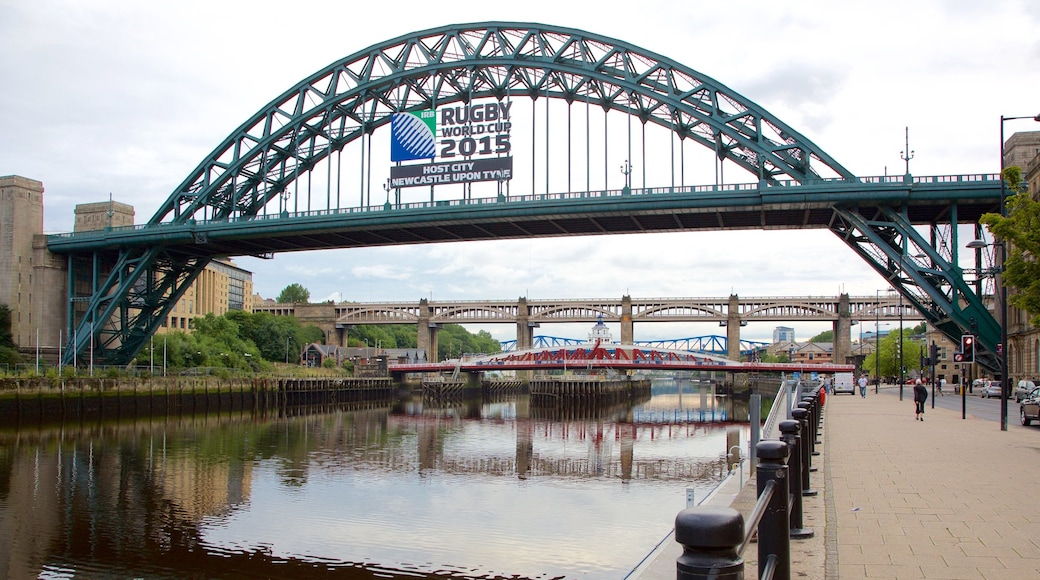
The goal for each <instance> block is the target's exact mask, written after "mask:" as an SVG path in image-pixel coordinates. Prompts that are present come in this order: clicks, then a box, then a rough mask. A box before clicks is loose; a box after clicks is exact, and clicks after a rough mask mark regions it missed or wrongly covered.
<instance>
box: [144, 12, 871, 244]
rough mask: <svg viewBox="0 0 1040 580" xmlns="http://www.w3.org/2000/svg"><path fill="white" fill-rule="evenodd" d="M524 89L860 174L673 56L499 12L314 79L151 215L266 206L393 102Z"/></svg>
mask: <svg viewBox="0 0 1040 580" xmlns="http://www.w3.org/2000/svg"><path fill="white" fill-rule="evenodd" d="M512 95H517V96H526V97H530V98H532V99H537V98H539V97H543V96H547V97H550V98H559V99H564V100H566V101H567V102H569V103H573V102H578V101H580V102H585V101H588V102H589V103H590V104H591V105H598V106H599V107H601V108H603V109H604V110H616V111H623V112H629V113H631V114H632V115H633V116H635V117H637V118H639V119H640V121H642V122H643V123H647V122H650V123H656V124H658V125H661V126H662V127H667V128H670V129H671V130H672V131H673V132H674V133H675V134H677V135H678V136H679V137H680V138H681V139H686V138H690V139H692V140H693V141H695V142H697V143H699V144H701V145H703V146H705V147H707V148H709V149H712V150H714V151H715V152H716V154H717V155H718V157H719V158H720V159H728V160H730V161H732V162H734V163H736V164H737V165H739V166H741V167H743V168H744V169H746V170H747V171H748V172H749V173H751V174H752V175H755V176H757V177H758V178H760V179H764V180H767V181H772V180H774V179H776V178H778V177H780V176H787V177H789V178H791V179H794V180H796V181H803V180H806V179H812V178H818V177H821V176H825V177H847V178H850V179H854V177H853V175H852V174H851V173H850V172H848V171H847V170H846V169H845V168H844V167H842V166H841V165H839V164H838V163H837V162H836V161H834V160H833V159H831V157H830V156H829V155H827V154H826V153H824V152H823V151H822V150H821V149H820V148H819V147H817V146H816V145H814V144H813V143H812V142H810V141H809V140H808V139H806V138H805V137H804V136H802V135H801V134H799V133H798V132H797V131H795V130H794V129H792V128H791V127H789V126H787V125H786V124H784V123H782V122H781V121H780V120H779V119H776V118H775V117H773V116H772V115H770V114H768V113H767V112H766V111H765V110H763V109H762V108H760V107H759V106H757V105H756V104H755V103H753V102H751V101H750V100H748V99H746V98H744V97H743V96H741V95H739V94H737V93H735V92H733V91H731V90H730V89H728V88H727V87H725V86H723V85H722V84H720V83H718V82H716V81H715V80H713V79H711V78H709V77H707V76H705V75H702V74H700V73H698V72H697V71H695V70H693V69H690V68H688V67H685V66H682V65H680V64H679V63H677V62H675V61H672V60H670V59H668V58H665V57H662V56H660V55H657V54H654V53H651V52H648V51H645V50H643V49H640V48H638V47H636V46H633V45H630V44H627V43H624V42H621V41H618V40H615V39H611V38H607V37H604V36H599V35H595V34H590V33H587V32H583V31H580V30H574V29H570V28H560V27H553V26H545V25H538V24H525V23H504V22H488V23H478V24H472V25H459V26H445V27H441V28H435V29H431V30H427V31H423V32H418V33H414V34H410V35H406V36H401V37H399V38H395V39H393V40H389V41H386V42H384V43H381V44H377V45H375V46H372V47H370V48H367V49H365V50H363V51H361V52H358V53H355V54H353V55H351V56H348V57H347V58H344V59H343V60H340V61H338V62H335V63H333V64H331V65H329V66H328V67H326V68H324V69H322V70H320V71H318V72H317V73H315V74H314V75H312V76H310V77H309V78H306V79H304V80H303V81H301V82H300V83H298V84H297V85H296V86H294V87H293V88H291V89H289V90H288V91H286V92H285V93H283V94H282V95H281V96H279V97H278V98H277V99H275V100H274V101H272V102H271V103H269V104H268V105H267V106H266V107H264V108H263V109H262V110H260V111H259V112H257V113H256V114H255V115H254V116H253V117H252V118H251V119H249V120H248V121H246V122H245V123H244V124H243V125H241V126H240V127H239V128H238V130H236V132H235V133H233V134H232V135H230V136H229V137H228V138H227V139H225V140H224V142H223V143H221V144H220V146H218V147H217V148H216V149H215V150H214V151H213V152H212V153H211V154H210V155H209V157H208V158H207V159H206V160H204V161H203V162H202V163H201V164H200V165H199V166H198V167H196V168H195V170H194V171H193V172H192V173H191V175H189V176H188V178H187V179H186V180H185V181H184V182H183V183H181V185H180V186H179V187H178V188H177V190H176V191H174V192H173V194H172V195H171V196H170V197H169V198H168V199H167V200H166V202H165V204H164V205H163V206H162V207H161V208H160V209H159V211H158V212H157V213H156V214H155V216H154V217H153V218H152V219H151V221H150V222H149V223H153V224H154V223H163V222H172V223H183V222H185V221H186V220H190V219H223V218H228V217H232V216H251V215H257V214H258V213H259V212H260V211H261V210H262V209H263V208H264V207H265V206H266V205H267V203H268V202H269V201H271V200H273V199H274V198H275V197H276V196H278V195H283V194H285V193H286V192H287V190H288V188H289V186H290V185H291V184H293V183H295V182H296V180H297V179H298V178H299V177H300V176H301V175H302V174H303V173H304V172H307V171H309V170H310V169H312V168H313V167H314V166H315V165H316V164H317V163H318V162H320V161H321V160H322V159H324V158H325V157H327V156H328V155H329V154H330V153H331V152H333V151H338V150H340V149H342V148H343V147H344V146H345V145H346V144H347V143H350V142H351V141H354V140H355V139H358V138H360V137H362V136H363V135H365V134H367V133H371V132H372V131H374V130H375V129H377V128H379V127H381V126H383V125H386V124H387V123H389V122H390V117H391V115H392V114H393V113H397V112H402V111H415V110H423V109H430V108H435V107H437V106H440V105H444V104H448V103H454V102H466V103H468V102H470V101H472V100H474V99H481V98H495V99H499V100H502V99H506V98H508V97H510V96H512ZM821 172H822V173H821Z"/></svg>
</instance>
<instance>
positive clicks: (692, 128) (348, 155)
mask: <svg viewBox="0 0 1040 580" xmlns="http://www.w3.org/2000/svg"><path fill="white" fill-rule="evenodd" d="M374 145H375V146H374ZM388 150H389V151H390V155H387V154H386V152H387V151H388ZM377 154H378V156H379V161H377V162H373V161H374V158H375V157H376V155H377ZM514 160H515V161H514ZM622 161H623V163H621V162H622ZM619 164H620V165H621V178H623V181H622V182H621V183H617V182H615V180H617V179H621V178H619V177H618V176H617V167H618V165H619ZM704 166H707V167H710V168H712V170H714V175H715V180H714V183H713V184H711V185H691V182H692V181H691V180H689V179H687V174H689V175H691V176H693V175H697V174H700V175H705V174H706V175H710V174H711V171H708V172H705V171H703V167H704ZM727 169H728V170H731V172H732V170H734V169H739V170H741V171H740V174H741V175H742V176H743V177H744V179H743V182H740V180H737V181H734V180H730V181H728V182H727V181H726V180H725V179H724V177H725V176H726V170H727ZM950 173H951V174H950V175H938V176H911V175H905V176H897V177H859V176H856V175H853V174H852V173H851V172H850V171H848V170H847V169H846V168H845V167H844V166H842V165H841V164H839V163H838V162H837V161H836V160H835V159H832V158H831V156H830V155H828V154H827V153H826V152H824V151H823V150H821V149H820V148H819V147H818V146H817V145H815V144H814V143H813V142H812V141H810V140H809V139H808V138H807V137H805V136H804V135H802V134H801V133H799V132H798V131H796V130H795V129H794V128H792V127H790V126H788V125H787V124H785V123H784V122H782V121H781V120H780V119H778V118H776V117H775V116H773V115H772V114H770V113H769V112H768V111H766V110H765V109H764V108H763V107H761V106H759V105H758V104H756V103H754V102H752V101H750V100H749V99H747V98H745V97H743V96H742V95H740V94H738V93H736V92H734V91H732V90H731V89H729V88H728V87H726V86H725V85H723V84H721V83H719V82H717V81H716V80H714V79H712V78H710V77H707V76H705V75H703V74H701V73H699V72H697V71H696V70H694V69H692V68H690V67H688V66H685V65H683V64H681V63H678V62H676V61H674V60H671V59H669V58H667V57H665V56H662V55H659V54H655V53H653V52H650V51H647V50H644V49H641V48H639V47H637V46H634V45H631V44H628V43H626V42H624V41H621V40H616V39H613V38H607V37H603V36H600V35H596V34H593V33H589V32H584V31H581V30H575V29H569V28H561V27H556V26H547V25H540V24H526V23H505V22H485V23H477V24H469V25H452V26H445V27H441V28H435V29H431V30H425V31H421V32H416V33H413V34H407V35H404V36H401V37H398V38H394V39H391V40H387V41H385V42H382V43H379V44H377V45H374V46H371V47H368V48H365V49H363V50H361V51H359V52H357V53H355V54H353V55H350V56H347V57H345V58H343V59H341V60H339V61H336V62H334V63H332V64H330V65H329V66H327V67H325V68H323V69H321V70H319V71H317V72H315V73H314V74H312V75H310V76H307V77H306V78H304V79H303V80H301V81H300V82H299V83H297V84H296V85H295V86H293V87H290V88H289V89H288V90H286V91H285V92H284V93H283V94H281V95H279V96H277V97H276V98H275V99H274V100H272V101H271V102H270V103H269V104H268V105H266V106H265V107H263V108H262V109H261V110H260V111H257V113H256V114H255V115H253V116H252V117H251V118H249V119H247V120H246V121H245V122H244V123H242V125H240V126H239V128H238V129H236V130H235V131H234V132H233V133H232V134H231V135H229V136H228V137H227V138H226V139H225V140H224V141H223V142H222V143H220V144H218V145H217V146H216V148H215V149H214V150H213V151H212V152H211V153H210V154H209V155H208V156H207V157H206V158H205V159H203V160H202V161H201V163H199V165H198V166H197V167H196V168H195V169H194V170H193V171H192V172H191V173H190V174H189V175H187V176H186V177H185V179H184V181H183V182H181V183H180V184H179V185H177V186H174V187H172V189H171V193H170V196H169V197H168V199H167V200H166V202H165V203H164V204H163V205H162V206H161V207H160V208H159V210H158V211H157V212H156V213H155V215H154V216H153V217H152V218H151V219H150V220H149V221H148V223H146V224H142V225H139V226H135V227H128V228H116V229H112V228H109V229H106V230H104V231H99V232H96V233H82V234H75V235H72V234H69V235H55V236H51V237H50V238H49V239H48V248H49V249H50V251H52V252H55V253H58V254H63V255H65V256H67V259H68V266H69V279H68V289H69V290H68V291H69V308H68V312H67V316H66V318H67V329H68V331H67V332H66V334H65V336H67V337H70V339H71V340H70V341H69V343H68V344H67V346H66V347H65V351H64V352H65V355H64V359H65V362H66V363H68V362H70V361H71V360H72V359H75V358H83V357H85V356H87V355H86V353H87V352H88V351H90V352H92V353H93V357H94V360H95V362H98V361H100V362H103V363H105V364H123V363H127V362H129V361H130V360H132V359H133V357H134V356H135V355H136V354H137V353H138V352H139V351H140V349H141V348H142V347H143V346H144V345H146V344H147V342H148V339H149V337H150V336H151V335H152V333H153V332H154V331H155V330H156V329H157V328H158V327H159V325H160V324H161V323H162V321H163V320H165V319H166V317H167V315H168V313H169V312H170V310H171V309H172V308H173V306H174V304H175V303H176V301H177V299H178V298H179V297H180V296H181V295H182V294H183V292H184V291H185V289H186V288H187V287H188V286H189V285H190V284H191V283H192V282H193V281H194V280H195V279H196V277H197V276H198V274H199V273H200V272H201V271H202V269H203V268H204V267H205V266H206V265H207V264H208V263H209V262H210V260H212V259H213V258H214V257H216V256H224V255H229V256H240V255H256V256H263V255H270V254H273V253H276V252H290V251H297V250H313V249H321V248H362V247H370V246H381V245H397V244H423V243H430V242H446V241H468V240H490V239H503V238H527V237H537V236H575V235H605V234H620V233H642V232H665V231H688V232H701V231H712V230H717V229H785V228H826V229H829V230H830V231H832V232H834V234H835V235H837V236H838V237H839V238H840V239H842V240H843V241H844V242H845V243H846V244H847V245H848V246H849V248H850V250H851V251H852V252H853V253H854V254H856V255H858V256H859V257H860V258H861V259H863V260H865V261H866V262H867V263H868V264H870V265H871V266H872V267H873V268H874V269H875V270H876V271H877V272H878V273H879V274H881V276H882V277H883V278H884V279H885V280H886V281H888V282H889V283H890V284H891V285H892V286H893V287H895V288H896V289H897V290H898V291H899V292H900V293H901V294H902V295H903V297H904V299H905V300H906V301H907V303H908V304H910V305H912V306H913V308H915V309H916V310H917V311H918V312H920V313H921V315H922V316H923V317H924V318H925V319H927V320H928V321H929V322H931V323H932V324H933V325H935V326H936V327H937V328H938V329H939V330H941V331H942V332H943V333H945V334H946V335H947V336H949V337H951V338H956V337H958V336H959V335H960V334H961V333H962V332H963V331H965V330H967V329H969V328H972V329H974V330H975V331H976V332H977V334H978V335H979V342H980V343H981V345H982V346H983V347H984V348H983V349H982V350H981V351H980V352H979V353H978V356H979V359H980V362H982V363H983V364H985V365H987V366H991V367H996V366H997V358H996V356H995V352H996V347H997V342H998V341H999V335H1000V328H999V326H998V325H997V323H996V321H995V320H994V319H993V317H992V315H991V314H990V313H989V311H988V310H987V309H986V308H985V306H984V304H983V302H982V300H981V299H980V297H979V296H978V294H977V292H976V291H975V290H973V288H972V286H971V285H970V284H968V283H967V282H965V280H964V278H963V275H962V271H961V270H960V268H959V266H958V264H959V259H958V247H962V246H963V244H962V243H961V242H960V241H958V237H957V236H958V228H957V226H958V225H961V224H972V225H976V227H978V226H977V223H978V219H979V217H980V216H981V215H982V214H984V213H986V212H994V211H997V210H998V209H999V205H1000V204H999V202H1000V196H1001V195H1002V189H1001V186H1000V185H1001V184H1000V178H999V176H997V175H961V174H958V171H956V169H955V170H953V171H951V172H950ZM611 175H614V177H613V178H612V177H611ZM521 176H522V177H521ZM709 180H710V177H709V178H707V179H704V181H709ZM373 184H376V188H375V189H376V192H375V193H376V201H375V202H374V203H373V201H372V193H373V191H372V190H373ZM380 189H382V193H384V194H385V198H383V199H385V201H382V200H381V199H380V198H381V197H382V196H381V195H380V193H381V192H380Z"/></svg>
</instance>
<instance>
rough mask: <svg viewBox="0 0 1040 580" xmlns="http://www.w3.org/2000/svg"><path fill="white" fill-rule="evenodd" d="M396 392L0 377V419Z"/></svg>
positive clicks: (364, 386)
mask: <svg viewBox="0 0 1040 580" xmlns="http://www.w3.org/2000/svg"><path fill="white" fill-rule="evenodd" d="M396 394H397V389H396V387H394V385H393V384H392V383H391V380H390V379H389V378H388V377H380V378H364V377H352V378H273V377H268V378H259V377H254V378H216V377H196V376H189V377H151V378H134V377H131V378H114V379H113V378H101V377H94V378H71V379H59V378H41V377H37V378H28V379H11V378H5V379H0V418H3V419H4V424H5V425H17V424H18V423H22V422H40V421H62V420H83V419H92V418H96V417H105V416H117V417H128V416H146V415H164V414H171V413H178V414H179V413H207V412H212V411H222V410H237V409H254V410H267V409H272V408H284V407H288V406H295V405H321V404H341V403H348V402H355V401H361V400H373V399H388V398H392V397H394V396H396Z"/></svg>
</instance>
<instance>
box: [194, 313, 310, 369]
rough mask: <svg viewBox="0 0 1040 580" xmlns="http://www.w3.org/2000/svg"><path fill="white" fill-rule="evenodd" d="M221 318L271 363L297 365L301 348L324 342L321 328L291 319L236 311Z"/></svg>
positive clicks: (269, 314)
mask: <svg viewBox="0 0 1040 580" xmlns="http://www.w3.org/2000/svg"><path fill="white" fill-rule="evenodd" d="M224 317H225V318H228V319H229V320H230V321H231V322H234V323H235V324H236V325H237V326H238V328H239V330H238V333H239V336H240V337H241V338H242V339H243V340H248V341H251V342H252V343H253V344H254V345H256V348H257V349H258V350H257V352H258V354H259V355H260V356H261V357H262V358H263V359H264V360H268V361H272V362H285V361H286V360H288V361H289V362H290V363H296V362H298V361H299V360H300V352H302V351H303V347H305V346H307V345H308V344H310V343H312V342H317V343H323V342H325V333H324V332H322V330H321V329H320V328H318V327H316V326H311V325H308V326H304V325H302V324H300V321H299V320H297V319H295V318H293V317H291V316H275V315H273V314H271V313H269V312H257V313H250V312H243V311H241V310H235V311H231V312H228V313H227V314H225V315H224ZM196 328H197V327H196ZM287 349H288V350H287Z"/></svg>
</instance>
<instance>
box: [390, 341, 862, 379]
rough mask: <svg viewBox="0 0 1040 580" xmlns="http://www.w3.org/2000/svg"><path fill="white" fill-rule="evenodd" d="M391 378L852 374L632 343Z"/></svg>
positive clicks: (443, 366)
mask: <svg viewBox="0 0 1040 580" xmlns="http://www.w3.org/2000/svg"><path fill="white" fill-rule="evenodd" d="M388 367H389V370H390V372H391V374H403V373H432V372H453V373H454V372H469V373H480V372H488V371H505V370H564V371H566V370H568V369H570V370H593V369H613V370H625V371H627V370H658V371H662V370H664V371H722V372H733V373H747V372H766V373H769V372H772V373H785V372H786V373H791V372H803V373H805V372H817V373H823V374H830V373H838V372H853V371H855V369H856V367H855V365H851V364H833V363H820V364H805V363H765V362H739V361H734V360H730V359H727V358H725V357H721V356H712V355H707V354H702V353H693V352H689V351H684V350H671V349H661V348H650V349H647V348H640V347H638V346H634V345H620V344H608V345H601V344H599V343H596V344H589V345H584V346H574V347H563V348H540V349H529V350H523V351H515V352H508V353H496V354H491V355H486V356H478V357H472V358H466V357H464V358H461V359H454V360H446V361H443V362H431V363H393V362H391V363H390V364H389V365H388Z"/></svg>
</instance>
